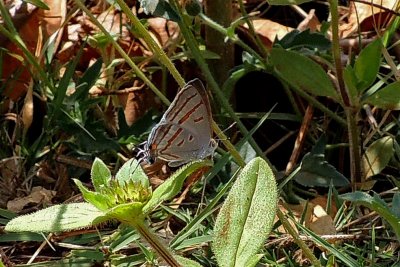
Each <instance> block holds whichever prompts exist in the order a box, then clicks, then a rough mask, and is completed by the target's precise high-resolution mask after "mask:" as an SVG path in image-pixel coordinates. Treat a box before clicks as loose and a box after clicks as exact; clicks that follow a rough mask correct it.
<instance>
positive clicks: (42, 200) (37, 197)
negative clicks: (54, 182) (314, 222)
mask: <svg viewBox="0 0 400 267" xmlns="http://www.w3.org/2000/svg"><path fill="white" fill-rule="evenodd" d="M55 195H56V191H52V190H47V189H46V188H43V187H41V186H36V187H33V188H32V192H31V193H30V194H29V195H28V196H26V197H21V198H16V199H13V200H10V201H8V203H7V209H8V210H10V211H13V212H20V211H22V210H23V209H24V208H25V207H26V206H28V205H32V204H33V205H37V204H51V200H52V199H53V197H54V196H55Z"/></svg>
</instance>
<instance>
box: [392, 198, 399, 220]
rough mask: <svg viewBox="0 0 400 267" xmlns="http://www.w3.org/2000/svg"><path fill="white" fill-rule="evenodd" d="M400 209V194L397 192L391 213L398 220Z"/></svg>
mask: <svg viewBox="0 0 400 267" xmlns="http://www.w3.org/2000/svg"><path fill="white" fill-rule="evenodd" d="M399 207H400V193H399V192H397V193H396V194H394V195H393V200H392V207H391V208H390V211H391V212H392V213H393V215H394V216H396V217H397V218H400V208H399Z"/></svg>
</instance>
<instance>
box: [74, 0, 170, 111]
mask: <svg viewBox="0 0 400 267" xmlns="http://www.w3.org/2000/svg"><path fill="white" fill-rule="evenodd" d="M74 1H75V3H76V4H77V6H79V8H80V9H81V10H82V11H83V12H85V13H86V15H88V17H89V18H90V19H91V21H92V22H93V23H94V24H95V25H96V26H97V27H98V28H99V29H100V30H101V31H102V32H103V34H104V35H105V36H107V38H108V39H109V41H110V42H111V43H112V44H113V46H114V47H115V49H116V50H117V51H118V53H119V54H120V55H121V57H123V58H124V59H125V61H126V63H128V65H129V66H130V67H131V68H132V69H133V71H134V72H135V73H136V75H137V76H138V77H139V78H140V79H141V80H142V81H143V82H144V83H145V84H146V85H147V86H149V88H150V89H151V90H152V91H153V92H154V93H155V94H156V95H157V96H158V97H159V98H160V99H161V101H162V102H163V103H166V104H167V105H169V103H170V102H169V100H168V99H167V98H166V97H165V96H164V95H163V94H162V93H161V92H160V90H158V88H157V87H156V86H155V85H154V84H153V83H152V82H151V81H150V80H149V79H148V78H147V77H146V75H145V74H144V73H143V72H142V71H141V70H140V68H139V67H138V66H137V65H136V64H135V63H134V62H133V61H132V59H131V58H130V57H129V56H128V54H126V53H125V51H124V50H123V49H122V47H121V46H120V45H119V44H118V43H117V41H116V40H114V38H113V37H112V36H111V34H110V33H109V32H108V31H107V30H106V29H105V28H104V27H103V25H102V24H101V23H100V22H99V21H98V20H97V19H96V18H95V17H94V16H93V14H92V13H91V12H90V11H89V10H88V9H87V8H86V6H85V5H84V4H83V3H82V1H81V0H74Z"/></svg>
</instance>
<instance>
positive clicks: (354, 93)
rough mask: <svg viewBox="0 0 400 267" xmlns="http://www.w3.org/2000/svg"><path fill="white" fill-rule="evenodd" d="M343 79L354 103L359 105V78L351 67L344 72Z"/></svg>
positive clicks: (347, 67) (348, 66)
mask: <svg viewBox="0 0 400 267" xmlns="http://www.w3.org/2000/svg"><path fill="white" fill-rule="evenodd" d="M343 78H344V82H345V84H346V87H347V89H348V92H349V94H350V98H351V99H352V102H353V103H358V101H359V100H358V95H359V94H358V90H357V77H356V74H355V72H354V69H353V67H352V66H351V65H347V66H346V68H344V70H343Z"/></svg>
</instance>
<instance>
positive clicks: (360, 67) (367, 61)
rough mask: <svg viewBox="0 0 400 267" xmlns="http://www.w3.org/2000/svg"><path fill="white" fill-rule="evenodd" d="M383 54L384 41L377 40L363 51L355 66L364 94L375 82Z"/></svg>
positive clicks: (360, 90)
mask: <svg viewBox="0 0 400 267" xmlns="http://www.w3.org/2000/svg"><path fill="white" fill-rule="evenodd" d="M381 54H382V41H381V39H380V38H377V39H376V40H375V41H373V42H372V43H370V44H369V45H367V46H366V47H365V48H364V49H363V50H361V53H360V54H359V56H358V57H357V59H356V62H355V64H354V72H355V75H356V77H357V80H358V83H357V89H358V91H359V92H363V91H364V90H365V89H367V88H368V87H369V86H371V84H372V83H373V82H374V81H375V79H376V77H377V75H378V71H379V67H380V64H381Z"/></svg>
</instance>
